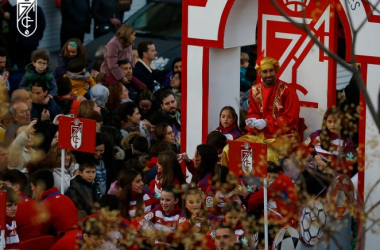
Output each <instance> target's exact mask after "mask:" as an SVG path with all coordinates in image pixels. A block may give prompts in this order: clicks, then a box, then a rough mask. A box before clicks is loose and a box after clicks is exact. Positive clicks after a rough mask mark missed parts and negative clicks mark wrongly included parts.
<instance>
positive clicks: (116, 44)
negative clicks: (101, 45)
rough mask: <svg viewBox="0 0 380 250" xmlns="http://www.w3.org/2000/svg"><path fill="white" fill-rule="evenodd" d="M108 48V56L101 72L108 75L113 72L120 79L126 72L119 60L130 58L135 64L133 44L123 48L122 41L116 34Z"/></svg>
mask: <svg viewBox="0 0 380 250" xmlns="http://www.w3.org/2000/svg"><path fill="white" fill-rule="evenodd" d="M106 48H107V52H106V58H105V60H104V62H103V63H102V66H101V67H100V72H102V73H104V74H106V75H109V74H112V75H113V76H114V77H115V78H116V80H118V81H119V80H121V79H122V78H123V77H124V73H123V71H122V70H121V69H120V67H119V65H118V64H117V62H118V61H121V60H125V59H128V61H129V62H131V64H132V65H133V53H132V45H130V46H129V47H128V48H123V47H122V45H121V42H120V41H119V40H118V39H117V37H116V36H114V37H113V38H112V39H111V40H110V41H109V42H108V44H107V46H106Z"/></svg>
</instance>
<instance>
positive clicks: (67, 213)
mask: <svg viewBox="0 0 380 250" xmlns="http://www.w3.org/2000/svg"><path fill="white" fill-rule="evenodd" d="M37 202H38V203H39V204H40V209H41V211H40V217H42V216H43V217H44V218H41V220H42V221H43V224H42V234H53V235H55V234H57V235H58V236H59V235H60V234H61V233H67V232H69V231H70V230H74V229H77V228H78V210H77V208H76V207H75V205H74V203H73V202H72V201H71V200H70V198H69V197H67V196H65V195H63V194H61V193H60V192H59V191H58V189H57V188H56V187H53V188H50V189H48V190H46V191H45V192H44V193H43V194H42V195H41V197H40V198H39V199H38V200H37ZM45 217H47V218H45Z"/></svg>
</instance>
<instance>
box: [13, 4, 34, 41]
mask: <svg viewBox="0 0 380 250" xmlns="http://www.w3.org/2000/svg"><path fill="white" fill-rule="evenodd" d="M17 29H18V31H19V32H20V34H21V35H23V36H25V37H29V36H31V35H33V33H34V32H35V31H36V29H37V0H17Z"/></svg>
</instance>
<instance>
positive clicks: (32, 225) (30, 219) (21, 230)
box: [15, 193, 41, 241]
mask: <svg viewBox="0 0 380 250" xmlns="http://www.w3.org/2000/svg"><path fill="white" fill-rule="evenodd" d="M19 198H20V200H19V202H18V206H17V213H16V217H15V220H16V222H17V230H18V234H19V237H20V241H25V240H29V239H34V238H37V237H39V236H41V224H40V223H38V220H36V218H37V217H38V214H39V208H38V205H37V203H36V202H35V201H34V200H33V199H31V198H29V197H28V196H27V194H26V193H21V194H19Z"/></svg>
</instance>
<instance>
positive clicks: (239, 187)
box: [234, 182, 248, 196]
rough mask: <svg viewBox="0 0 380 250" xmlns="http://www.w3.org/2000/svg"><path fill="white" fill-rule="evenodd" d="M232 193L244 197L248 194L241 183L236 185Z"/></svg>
mask: <svg viewBox="0 0 380 250" xmlns="http://www.w3.org/2000/svg"><path fill="white" fill-rule="evenodd" d="M234 193H235V194H237V195H240V196H245V195H246V194H247V193H248V190H247V188H246V187H245V186H244V184H243V183H242V182H240V184H238V185H236V187H235V189H234Z"/></svg>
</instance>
